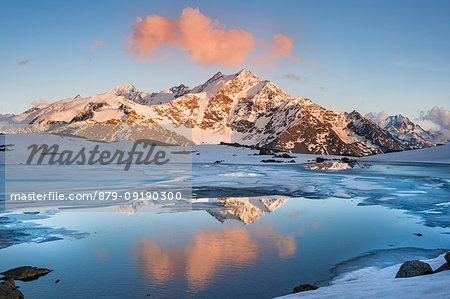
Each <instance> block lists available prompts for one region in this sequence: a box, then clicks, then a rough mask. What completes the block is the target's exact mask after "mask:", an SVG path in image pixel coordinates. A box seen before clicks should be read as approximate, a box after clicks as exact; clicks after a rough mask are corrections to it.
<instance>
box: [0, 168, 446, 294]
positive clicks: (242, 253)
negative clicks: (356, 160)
mask: <svg viewBox="0 0 450 299" xmlns="http://www.w3.org/2000/svg"><path fill="white" fill-rule="evenodd" d="M42 167H44V166H42ZM180 169H181V168H180ZM8 170H9V174H8V175H7V182H6V183H7V186H9V188H11V189H20V188H25V189H27V190H40V189H42V190H44V189H45V188H48V186H49V184H55V181H54V180H55V176H57V177H59V181H58V186H59V188H62V189H64V188H66V189H67V190H80V188H82V189H83V190H94V189H95V188H98V186H99V185H100V184H101V186H102V187H104V188H106V189H108V188H114V190H117V191H120V190H122V191H123V190H128V189H133V190H135V189H136V188H137V187H139V188H141V189H142V190H145V189H146V184H148V186H150V184H154V183H155V182H156V181H158V182H159V184H161V185H164V186H165V187H167V188H170V187H175V186H179V185H180V182H184V183H187V181H189V182H188V184H186V185H190V186H192V197H191V198H189V199H188V200H186V201H174V202H173V201H172V202H162V201H159V202H153V201H145V202H144V203H143V202H117V203H116V202H112V203H111V202H108V203H102V204H99V205H85V204H72V205H67V204H58V203H51V204H49V205H43V204H29V203H20V204H18V205H9V204H8V205H7V210H6V211H5V212H4V213H2V214H0V217H1V218H0V221H1V223H2V228H1V236H0V239H1V240H2V241H1V246H0V248H2V249H0V261H1V265H0V266H1V270H6V269H9V268H13V267H17V266H21V265H32V266H38V267H45V268H50V269H53V270H54V271H53V272H51V273H50V274H48V275H46V276H44V277H41V278H39V279H38V280H36V281H31V282H18V283H17V284H18V285H20V290H21V291H22V292H23V293H24V294H25V296H28V297H32V298H36V297H37V298H43V297H45V298H61V297H67V298H69V297H70V298H77V297H79V298H82V297H83V298H85V297H97V298H98V297H107V298H111V297H118V298H123V297H134V298H140V297H142V298H144V297H146V296H149V297H150V298H179V297H186V296H191V297H213V298H230V297H247V298H271V297H274V296H280V295H283V294H288V293H290V292H291V291H292V289H293V287H294V286H296V285H299V284H301V283H311V284H313V283H316V282H320V281H321V282H322V283H323V284H326V280H327V279H330V278H331V277H333V275H335V274H336V273H339V272H343V271H347V270H353V269H357V268H358V267H362V266H367V264H368V261H367V259H355V258H356V257H358V256H361V255H363V254H365V253H367V252H371V251H373V250H382V251H379V253H377V254H372V255H370V257H371V258H370V259H369V260H370V265H374V266H377V265H380V266H386V265H392V264H396V263H399V262H403V261H405V260H408V259H411V258H432V257H435V256H437V255H438V254H439V253H440V252H441V251H439V250H435V249H445V248H447V249H448V248H450V227H449V226H450V215H449V213H450V208H449V206H450V172H449V168H448V165H445V164H405V163H403V164H398V163H397V164H394V163H392V164H380V163H375V164H372V167H371V168H354V169H345V170H339V171H326V170H325V171H324V170H311V169H305V167H304V165H298V164H295V165H285V164H283V165H274V164H265V165H261V164H239V163H233V164H227V163H217V164H214V163H194V164H193V165H192V170H191V169H189V170H186V169H184V170H178V171H176V169H172V171H170V172H166V173H169V175H167V176H166V177H161V176H158V177H152V174H151V173H149V172H148V171H147V172H146V170H145V169H142V168H138V167H136V168H135V169H134V170H133V172H130V173H128V174H127V176H128V180H127V181H121V183H120V184H119V183H118V181H117V180H114V179H108V175H107V173H108V172H110V171H111V169H105V168H99V169H95V168H92V167H91V169H90V171H89V175H90V176H92V177H88V176H86V177H78V178H77V180H73V178H72V179H71V176H68V175H67V174H65V172H64V170H63V168H61V169H58V170H54V172H53V173H52V175H48V173H47V176H41V177H39V178H36V177H35V175H33V174H30V175H27V171H26V168H25V166H22V165H15V166H8V168H7V171H8ZM58 171H61V172H60V173H58ZM188 171H191V172H190V173H187V172H188ZM65 175H66V176H65ZM92 178H97V180H94V183H92V182H93V180H92ZM8 180H9V181H8ZM87 182H90V183H87ZM81 186H82V187H81ZM69 207H70V208H69ZM415 233H421V234H422V235H423V236H422V237H418V236H416V235H414V234H415ZM344 261H347V262H345V263H341V262H344ZM339 263H341V264H339ZM336 264H339V265H338V267H335V265H336ZM331 269H333V272H334V273H333V272H332V271H330V270H331ZM57 279H59V280H60V281H61V282H59V283H58V284H55V283H54V282H55V280H57ZM319 284H320V283H319ZM105 286H107V287H105Z"/></svg>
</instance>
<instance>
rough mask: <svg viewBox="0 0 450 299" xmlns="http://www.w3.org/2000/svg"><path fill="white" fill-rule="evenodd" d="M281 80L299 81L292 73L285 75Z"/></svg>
mask: <svg viewBox="0 0 450 299" xmlns="http://www.w3.org/2000/svg"><path fill="white" fill-rule="evenodd" d="M281 78H283V79H287V80H291V81H300V77H299V76H297V75H295V74H292V73H289V74H286V75H284V76H283V77H281Z"/></svg>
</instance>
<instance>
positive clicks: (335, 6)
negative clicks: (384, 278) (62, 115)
mask: <svg viewBox="0 0 450 299" xmlns="http://www.w3.org/2000/svg"><path fill="white" fill-rule="evenodd" d="M240 2H242V1H221V2H218V1H164V2H163V1H148V0H147V1H39V2H37V1H8V2H7V1H3V2H2V9H1V10H0V38H1V47H0V69H1V71H0V88H1V90H2V95H1V102H0V103H1V104H0V113H20V112H22V111H24V110H25V109H27V108H29V107H30V106H31V102H32V101H39V100H45V101H47V102H53V101H56V100H59V99H63V98H69V97H74V96H75V95H77V94H81V95H82V96H89V95H93V94H96V93H102V92H105V91H107V90H110V89H112V88H113V87H115V86H118V85H122V84H125V83H131V84H133V85H134V86H136V87H137V88H138V89H140V90H145V91H160V90H163V89H166V88H168V87H170V86H173V85H178V84H180V83H184V84H187V85H189V86H195V85H198V84H201V83H203V82H204V81H206V80H207V79H208V78H209V77H210V76H212V75H213V74H214V73H215V72H217V71H219V70H221V71H222V72H224V73H233V72H236V71H238V70H239V69H241V68H243V67H247V68H249V69H250V70H252V71H253V72H254V73H256V74H257V75H259V76H261V77H263V78H265V79H269V80H271V81H273V82H274V83H276V84H277V85H278V86H280V87H281V88H283V89H285V90H286V91H287V92H289V93H290V94H292V95H294V96H297V97H308V98H311V99H312V100H313V101H314V102H316V103H318V104H321V105H323V106H324V107H326V108H330V109H336V110H341V111H351V110H353V109H356V110H358V111H360V112H361V113H363V114H365V113H368V112H372V111H374V112H378V111H381V110H384V111H386V112H387V113H388V114H397V113H402V114H404V115H406V116H408V117H411V118H413V119H414V117H417V116H418V115H419V112H420V111H427V110H430V109H431V108H432V107H433V106H440V107H444V108H446V109H449V102H450V38H449V32H450V21H449V18H448V15H449V13H450V1H406V0H405V1H320V0H317V1H277V2H275V1H246V2H245V3H240ZM186 7H193V8H197V7H198V8H199V9H200V12H201V13H202V14H204V15H206V16H207V17H209V18H211V19H217V20H219V21H220V22H221V23H223V24H226V29H227V30H228V29H241V30H245V31H247V32H249V33H251V34H253V35H254V38H255V39H256V40H268V41H272V37H273V36H274V35H275V34H278V33H281V34H283V35H286V36H288V37H290V38H291V39H292V40H293V41H294V47H293V49H292V55H293V56H295V57H300V58H301V60H302V63H301V64H298V63H295V62H293V61H292V59H288V58H286V57H278V58H277V59H276V60H275V61H273V62H272V64H271V65H270V66H268V67H267V66H259V67H255V66H253V65H252V64H251V63H250V61H247V62H246V63H244V64H243V65H242V66H238V67H235V68H231V67H223V66H221V65H210V66H202V65H198V64H197V63H195V62H194V61H192V60H190V59H188V57H187V54H186V52H185V51H182V50H180V49H178V48H173V49H165V48H163V49H162V51H165V50H167V51H170V57H169V58H168V59H166V60H164V61H156V62H155V61H153V62H149V61H142V60H137V59H136V58H135V57H134V56H132V55H130V54H128V53H127V52H126V48H127V45H128V42H129V40H130V36H131V33H132V30H133V29H132V25H133V24H135V23H136V18H137V17H141V18H145V17H146V16H148V15H153V14H156V15H159V16H163V17H169V18H171V19H177V18H179V17H180V14H181V12H182V10H183V9H184V8H186ZM94 40H99V41H103V42H104V43H105V46H104V47H97V48H96V49H95V50H91V49H90V47H91V46H92V45H93V41H94ZM27 60H28V61H29V62H28V63H25V64H18V62H20V61H27ZM311 62H314V64H315V67H312V66H311ZM286 74H294V75H296V76H297V77H299V78H300V79H299V80H298V81H293V80H288V79H285V78H283V76H284V75H286Z"/></svg>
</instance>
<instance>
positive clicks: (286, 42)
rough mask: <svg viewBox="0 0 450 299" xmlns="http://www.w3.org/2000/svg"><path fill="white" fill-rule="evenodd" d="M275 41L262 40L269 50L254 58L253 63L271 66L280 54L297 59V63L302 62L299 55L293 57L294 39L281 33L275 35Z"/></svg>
mask: <svg viewBox="0 0 450 299" xmlns="http://www.w3.org/2000/svg"><path fill="white" fill-rule="evenodd" d="M273 39H274V40H275V43H273V44H270V45H269V44H268V43H267V41H261V45H262V47H263V48H264V49H265V51H266V52H267V53H266V54H264V55H262V56H260V57H256V58H254V59H253V65H255V66H261V65H262V66H269V65H270V63H271V62H272V61H274V60H275V59H277V58H278V57H280V56H284V57H288V58H290V59H293V60H295V61H296V62H297V63H301V59H300V58H299V57H293V56H292V54H291V52H292V48H293V47H294V41H293V40H292V38H290V37H288V36H286V35H283V34H281V33H278V34H275V35H274V36H273Z"/></svg>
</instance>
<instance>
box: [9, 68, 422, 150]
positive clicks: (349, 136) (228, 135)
mask: <svg viewBox="0 0 450 299" xmlns="http://www.w3.org/2000/svg"><path fill="white" fill-rule="evenodd" d="M142 123H149V124H174V125H185V124H187V125H189V126H192V141H193V142H194V144H202V143H220V142H233V143H234V142H236V143H239V144H243V145H256V146H259V147H265V148H274V149H277V150H282V151H287V152H296V153H313V154H338V155H354V156H364V155H369V154H375V153H383V152H389V151H398V150H402V149H410V148H417V147H423V146H429V145H430V144H429V143H424V142H421V143H420V142H416V141H414V140H412V139H411V140H404V139H401V138H400V137H399V136H400V135H399V136H396V135H395V134H396V132H394V131H392V132H391V131H389V130H388V129H386V130H385V129H383V128H382V127H380V126H379V125H377V124H375V123H374V122H372V121H371V120H369V119H367V118H365V117H363V116H362V115H361V114H359V113H358V112H356V111H353V112H351V113H345V112H338V111H332V110H327V109H325V108H323V107H321V106H319V105H317V104H315V103H313V102H312V101H311V100H309V99H306V98H296V97H293V96H291V95H289V94H288V93H286V92H285V91H283V90H281V89H280V88H279V87H278V86H276V85H275V84H273V83H272V82H270V81H267V80H263V79H261V78H259V77H258V76H256V75H255V74H253V73H252V72H250V71H249V70H247V69H244V70H242V71H240V72H239V73H236V74H231V75H224V74H222V73H220V72H219V73H217V74H215V75H214V76H213V77H211V78H210V79H209V80H207V81H206V82H205V83H204V84H201V85H199V86H196V87H194V88H192V89H191V88H189V87H187V86H185V85H183V84H181V85H179V86H174V87H172V88H169V89H167V90H164V91H162V92H159V93H148V92H141V91H139V90H137V89H136V88H135V87H134V86H132V85H130V84H127V85H123V86H119V87H116V88H114V89H113V90H111V91H109V92H106V93H104V94H100V95H95V96H92V97H87V98H81V97H79V96H77V97H75V98H72V99H65V100H61V101H58V102H55V103H52V104H43V105H39V106H36V107H33V108H31V109H29V110H27V111H25V112H24V113H22V114H20V115H17V116H14V117H10V118H8V119H7V124H8V125H9V126H10V127H11V126H12V127H14V125H15V126H17V124H21V125H22V126H24V125H32V126H35V127H36V126H37V127H39V128H42V125H49V124H58V125H59V126H69V127H70V126H73V125H80V124H142ZM6 127H7V126H6ZM44 127H45V126H44ZM46 130H48V128H47V129H46ZM404 130H405V131H402V134H403V135H407V132H406V130H408V128H405V129H404ZM403 135H402V136H403Z"/></svg>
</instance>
